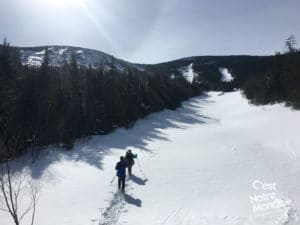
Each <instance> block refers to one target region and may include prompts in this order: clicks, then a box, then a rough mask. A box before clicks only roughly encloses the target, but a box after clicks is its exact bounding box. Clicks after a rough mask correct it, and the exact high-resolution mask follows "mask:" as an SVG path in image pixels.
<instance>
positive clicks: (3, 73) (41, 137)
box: [0, 42, 201, 158]
mask: <svg viewBox="0 0 300 225" xmlns="http://www.w3.org/2000/svg"><path fill="white" fill-rule="evenodd" d="M18 54H19V53H18V52H17V51H15V50H14V49H13V48H10V47H9V45H8V44H7V43H6V42H4V44H3V45H2V46H1V49H0V87H1V89H0V90H1V92H0V119H1V120H0V125H1V130H0V135H1V140H0V145H1V149H2V152H1V155H2V157H3V156H8V157H10V158H11V157H15V156H16V155H18V154H21V153H22V152H23V151H24V149H25V148H26V147H30V149H31V151H32V154H33V158H35V156H36V155H37V153H38V152H39V149H40V147H42V146H44V145H48V144H60V145H63V146H65V147H67V148H71V147H72V145H73V141H74V140H75V139H76V138H82V137H86V136H88V135H92V134H106V133H108V132H110V131H112V130H113V129H114V128H117V127H121V126H122V127H127V128H128V127H130V126H132V124H133V122H134V121H136V120H137V119H139V118H142V117H144V116H146V115H148V114H149V113H151V112H156V111H160V110H163V109H175V108H177V107H178V106H180V103H181V102H182V101H183V100H185V99H187V98H189V97H192V96H195V95H198V94H200V92H201V91H200V89H199V88H198V87H197V86H195V84H190V83H188V82H187V81H186V80H185V79H184V78H183V77H178V78H176V79H171V78H170V77H169V76H166V75H165V74H163V73H159V72H157V73H153V72H151V73H150V72H147V71H141V70H137V69H135V68H132V67H131V68H130V67H128V68H125V70H123V71H121V70H117V69H116V68H115V63H114V59H112V60H111V65H110V66H109V69H108V70H107V69H104V67H103V66H100V67H99V68H97V69H94V68H92V67H91V66H89V68H85V67H79V66H78V64H77V61H76V55H73V57H72V60H71V62H70V63H67V62H64V63H63V65H61V66H60V67H54V66H50V65H49V56H48V50H47V49H46V50H45V55H44V60H43V63H42V65H41V66H40V67H34V66H27V65H22V64H21V62H20V57H19V55H18ZM99 63H100V64H101V62H99Z"/></svg>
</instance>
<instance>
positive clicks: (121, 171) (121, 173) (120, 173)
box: [115, 156, 127, 193]
mask: <svg viewBox="0 0 300 225" xmlns="http://www.w3.org/2000/svg"><path fill="white" fill-rule="evenodd" d="M126 167H127V163H126V160H125V158H124V156H121V157H120V161H119V162H118V163H117V165H116V167H115V169H116V170H117V177H118V188H119V190H122V193H124V192H125V178H126Z"/></svg>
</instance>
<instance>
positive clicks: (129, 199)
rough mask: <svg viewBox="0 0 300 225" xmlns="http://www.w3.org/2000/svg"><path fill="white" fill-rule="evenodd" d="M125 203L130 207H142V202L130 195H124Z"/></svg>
mask: <svg viewBox="0 0 300 225" xmlns="http://www.w3.org/2000/svg"><path fill="white" fill-rule="evenodd" d="M124 199H125V201H126V202H127V203H128V204H130V205H135V206H136V207H142V200H141V199H138V198H134V197H132V196H130V195H129V194H124Z"/></svg>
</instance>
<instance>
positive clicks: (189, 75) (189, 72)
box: [179, 63, 198, 83]
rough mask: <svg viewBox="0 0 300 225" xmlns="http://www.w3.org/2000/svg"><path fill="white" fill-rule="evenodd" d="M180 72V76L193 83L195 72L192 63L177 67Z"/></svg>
mask: <svg viewBox="0 0 300 225" xmlns="http://www.w3.org/2000/svg"><path fill="white" fill-rule="evenodd" d="M179 70H180V71H181V73H182V76H183V77H184V78H185V79H186V80H187V81H188V82H189V83H193V81H194V79H195V77H196V76H198V75H197V73H195V72H194V70H193V63H191V64H189V65H188V66H185V67H182V68H180V69H179Z"/></svg>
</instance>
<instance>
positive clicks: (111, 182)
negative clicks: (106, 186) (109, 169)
mask: <svg viewBox="0 0 300 225" xmlns="http://www.w3.org/2000/svg"><path fill="white" fill-rule="evenodd" d="M115 179H116V175H115V176H114V177H113V179H112V180H111V182H110V185H112V183H113V182H114V180H115Z"/></svg>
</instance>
